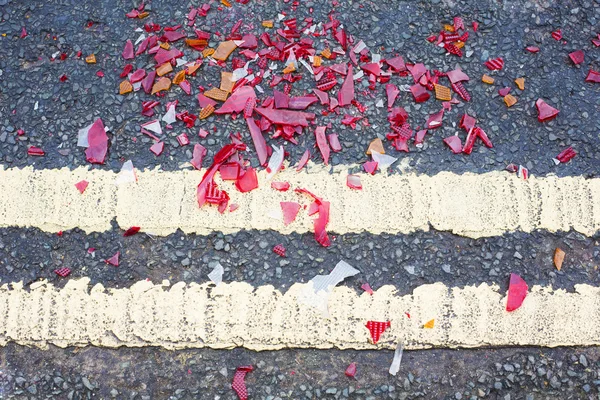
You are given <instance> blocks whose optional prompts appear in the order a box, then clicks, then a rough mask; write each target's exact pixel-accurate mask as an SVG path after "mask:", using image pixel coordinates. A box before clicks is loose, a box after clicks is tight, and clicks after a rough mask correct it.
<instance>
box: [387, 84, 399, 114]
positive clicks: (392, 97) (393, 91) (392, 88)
mask: <svg viewBox="0 0 600 400" xmlns="http://www.w3.org/2000/svg"><path fill="white" fill-rule="evenodd" d="M385 93H386V94H387V101H388V102H387V106H388V109H390V108H392V107H393V106H394V101H396V97H398V95H399V94H400V89H398V87H397V86H396V85H393V84H391V83H388V84H387V85H385Z"/></svg>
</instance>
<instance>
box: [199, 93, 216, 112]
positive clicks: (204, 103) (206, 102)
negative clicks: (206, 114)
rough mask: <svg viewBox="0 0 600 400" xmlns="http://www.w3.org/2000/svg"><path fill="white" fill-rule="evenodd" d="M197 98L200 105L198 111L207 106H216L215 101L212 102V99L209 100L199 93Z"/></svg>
mask: <svg viewBox="0 0 600 400" xmlns="http://www.w3.org/2000/svg"><path fill="white" fill-rule="evenodd" d="M197 98H198V104H199V105H200V109H202V108H204V107H206V106H209V105H210V106H213V107H214V106H216V105H217V102H216V101H214V100H213V99H209V98H208V97H206V96H205V95H203V94H202V93H199V94H198V96H197Z"/></svg>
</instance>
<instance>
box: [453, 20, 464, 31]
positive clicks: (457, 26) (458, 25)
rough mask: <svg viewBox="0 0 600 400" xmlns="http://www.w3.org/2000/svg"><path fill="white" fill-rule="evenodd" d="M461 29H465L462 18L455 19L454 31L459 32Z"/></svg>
mask: <svg viewBox="0 0 600 400" xmlns="http://www.w3.org/2000/svg"><path fill="white" fill-rule="evenodd" d="M459 29H463V30H464V29H465V23H464V21H463V19H462V18H461V17H454V31H455V32H457V31H458V30H459Z"/></svg>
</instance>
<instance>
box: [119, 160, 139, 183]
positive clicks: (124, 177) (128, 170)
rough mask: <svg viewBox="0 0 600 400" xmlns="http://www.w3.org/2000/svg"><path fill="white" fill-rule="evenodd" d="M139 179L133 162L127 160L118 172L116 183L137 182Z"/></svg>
mask: <svg viewBox="0 0 600 400" xmlns="http://www.w3.org/2000/svg"><path fill="white" fill-rule="evenodd" d="M136 181H137V176H136V175H135V170H134V169H133V162H132V161H131V160H127V161H125V162H124V163H123V166H122V167H121V171H119V173H118V174H117V177H116V178H115V185H117V186H118V185H123V184H125V183H135V182H136Z"/></svg>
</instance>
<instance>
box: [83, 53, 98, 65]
mask: <svg viewBox="0 0 600 400" xmlns="http://www.w3.org/2000/svg"><path fill="white" fill-rule="evenodd" d="M85 62H86V63H88V64H96V56H95V55H94V54H90V55H89V56H87V57H86V58H85Z"/></svg>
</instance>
